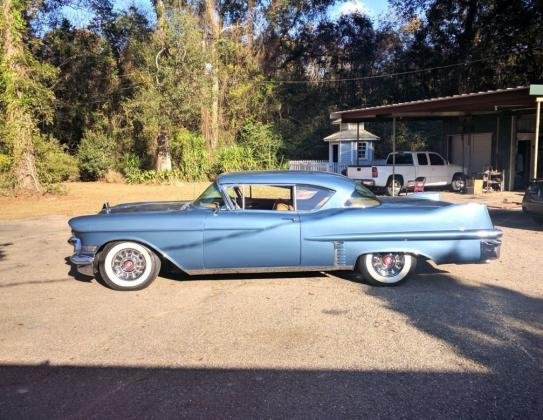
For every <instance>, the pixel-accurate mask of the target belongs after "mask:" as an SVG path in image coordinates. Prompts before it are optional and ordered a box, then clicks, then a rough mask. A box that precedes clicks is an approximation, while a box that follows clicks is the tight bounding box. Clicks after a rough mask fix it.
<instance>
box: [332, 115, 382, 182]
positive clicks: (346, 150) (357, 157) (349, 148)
mask: <svg viewBox="0 0 543 420" xmlns="http://www.w3.org/2000/svg"><path fill="white" fill-rule="evenodd" d="M332 124H336V125H339V131H337V132H336V133H334V134H331V135H329V136H327V137H325V138H324V141H326V142H328V160H329V162H330V164H332V165H334V166H337V167H339V168H342V169H343V168H345V167H347V166H349V165H369V164H371V162H372V160H373V152H374V147H373V142H375V141H377V140H379V137H377V136H376V135H375V134H373V133H370V132H369V131H367V130H365V129H364V123H358V124H357V123H342V122H341V120H336V121H334V122H333V123H332ZM334 172H340V170H337V171H334Z"/></svg>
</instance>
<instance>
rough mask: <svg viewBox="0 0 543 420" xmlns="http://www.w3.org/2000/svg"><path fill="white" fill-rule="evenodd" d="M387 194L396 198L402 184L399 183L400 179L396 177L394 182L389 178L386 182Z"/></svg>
mask: <svg viewBox="0 0 543 420" xmlns="http://www.w3.org/2000/svg"><path fill="white" fill-rule="evenodd" d="M386 190H387V194H388V195H393V192H394V195H395V196H397V195H398V194H400V192H401V191H402V183H401V182H400V178H398V177H396V178H394V180H393V179H392V178H390V179H389V180H388V182H387V186H386Z"/></svg>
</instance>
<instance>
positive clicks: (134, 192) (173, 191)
mask: <svg viewBox="0 0 543 420" xmlns="http://www.w3.org/2000/svg"><path fill="white" fill-rule="evenodd" d="M208 184H209V183H207V182H195V183H183V184H180V185H127V184H108V183H103V182H69V183H66V184H64V187H65V189H66V194H65V195H48V196H43V197H0V219H4V220H13V219H25V218H29V217H37V216H46V215H66V216H74V215H81V214H92V213H97V212H98V211H99V210H100V209H101V207H102V204H103V203H104V202H106V201H108V202H109V203H110V204H118V203H127V202H133V201H163V200H174V201H175V200H180V201H187V200H192V199H194V198H196V197H197V196H198V195H199V194H200V193H201V192H202V191H203V190H204V189H205V188H206V187H207V186H208Z"/></svg>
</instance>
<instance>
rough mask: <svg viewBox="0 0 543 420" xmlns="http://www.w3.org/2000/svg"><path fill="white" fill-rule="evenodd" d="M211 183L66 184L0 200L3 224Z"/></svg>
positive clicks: (181, 192) (176, 196)
mask: <svg viewBox="0 0 543 420" xmlns="http://www.w3.org/2000/svg"><path fill="white" fill-rule="evenodd" d="M208 185H209V183H207V182H194V183H183V184H179V185H127V184H111V183H105V182H70V183H66V184H64V187H65V189H66V194H65V195H48V196H44V197H35V196H34V197H32V196H31V197H2V196H0V220H2V219H3V220H13V219H25V218H29V217H38V216H47V215H66V216H74V215H81V214H92V213H96V212H98V211H99V210H100V208H101V207H102V204H103V203H104V202H106V201H108V202H109V203H110V204H118V203H127V202H133V201H162V200H180V201H186V200H192V199H194V198H196V197H197V196H198V195H199V194H200V193H201V192H202V191H203V190H204V189H205V188H206V187H207V186H208ZM441 194H442V199H443V200H444V201H449V202H456V203H469V202H476V203H477V202H478V203H484V204H486V205H488V206H490V207H501V208H520V202H521V201H522V195H523V194H522V193H519V192H503V193H486V194H483V195H481V196H474V195H467V194H466V195H464V194H452V193H448V192H442V193H441Z"/></svg>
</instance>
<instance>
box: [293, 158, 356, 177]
mask: <svg viewBox="0 0 543 420" xmlns="http://www.w3.org/2000/svg"><path fill="white" fill-rule="evenodd" d="M288 169H289V170H291V171H321V172H333V173H336V174H340V173H341V171H342V170H344V169H347V165H343V164H342V165H340V164H338V163H337V162H332V163H330V162H329V161H327V160H289V161H288Z"/></svg>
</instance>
